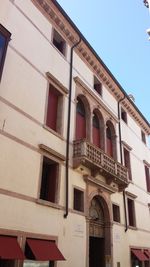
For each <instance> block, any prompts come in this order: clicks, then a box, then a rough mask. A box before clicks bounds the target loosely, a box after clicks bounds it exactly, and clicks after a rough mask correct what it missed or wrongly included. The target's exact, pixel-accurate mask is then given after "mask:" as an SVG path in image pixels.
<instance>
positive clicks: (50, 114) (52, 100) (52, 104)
mask: <svg viewBox="0 0 150 267" xmlns="http://www.w3.org/2000/svg"><path fill="white" fill-rule="evenodd" d="M58 97H59V93H58V91H57V90H56V89H55V88H54V87H53V86H52V85H50V88H49V96H48V107H47V120H46V125H47V126H48V127H50V128H51V129H53V130H54V131H56V130H57V109H58Z"/></svg>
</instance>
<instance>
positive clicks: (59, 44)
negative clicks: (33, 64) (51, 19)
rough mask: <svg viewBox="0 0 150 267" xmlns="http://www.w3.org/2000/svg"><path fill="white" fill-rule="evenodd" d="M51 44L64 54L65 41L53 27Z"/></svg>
mask: <svg viewBox="0 0 150 267" xmlns="http://www.w3.org/2000/svg"><path fill="white" fill-rule="evenodd" d="M53 45H54V46H55V47H56V48H57V49H58V50H59V51H60V52H61V53H62V54H63V55H64V56H65V53H66V41H65V40H64V39H63V38H62V36H61V35H60V34H59V33H58V32H57V31H56V30H55V29H54V31H53Z"/></svg>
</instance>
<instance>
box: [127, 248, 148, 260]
mask: <svg viewBox="0 0 150 267" xmlns="http://www.w3.org/2000/svg"><path fill="white" fill-rule="evenodd" d="M131 252H132V253H133V254H134V255H135V256H136V257H137V258H138V260H140V261H148V260H149V258H147V257H146V255H145V254H144V252H142V250H141V249H131Z"/></svg>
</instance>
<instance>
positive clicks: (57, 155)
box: [39, 144, 66, 161]
mask: <svg viewBox="0 0 150 267" xmlns="http://www.w3.org/2000/svg"><path fill="white" fill-rule="evenodd" d="M39 148H40V149H41V150H42V151H44V152H46V153H48V154H49V155H51V156H53V157H55V158H57V159H58V160H60V161H65V159H66V158H65V156H64V155H62V154H60V153H59V152H57V151H55V150H53V149H52V148H50V147H48V146H46V145H44V144H39Z"/></svg>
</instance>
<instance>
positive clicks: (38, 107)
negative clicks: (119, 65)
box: [0, 0, 150, 267]
mask: <svg viewBox="0 0 150 267" xmlns="http://www.w3.org/2000/svg"><path fill="white" fill-rule="evenodd" d="M2 2H3V3H2ZM2 2H1V3H0V23H1V24H0V77H1V81H0V149H1V156H0V214H1V217H0V266H3V267H6V266H7V267H14V266H17V267H21V266H25V267H33V266H35V267H36V266H38V267H39V266H44V267H47V266H51V267H52V266H53V267H54V266H55V267H56V266H58V267H59V266H62V267H63V266H64V267H76V266H78V267H99V266H101V267H104V266H107V267H110V266H114V267H116V266H117V267H119V266H121V267H129V266H132V267H135V266H136V267H137V266H140V267H141V266H142V267H143V266H145V267H147V266H150V265H149V262H150V174H149V169H150V150H149V148H148V146H147V138H148V135H149V134H150V124H149V123H148V121H147V120H146V119H145V118H144V116H143V115H142V114H141V113H140V111H139V110H138V109H137V107H136V106H135V104H134V102H133V101H132V99H131V98H130V97H129V96H128V95H127V94H126V93H125V91H124V90H123V89H122V87H121V85H120V84H119V83H118V82H117V80H116V79H115V78H114V77H113V75H112V74H111V72H110V71H109V70H108V68H107V67H106V66H105V64H104V63H103V62H102V60H101V59H100V58H99V57H98V55H97V54H96V52H95V51H94V50H93V49H92V48H91V46H90V45H89V43H88V42H87V41H86V39H85V38H84V37H83V35H82V34H81V33H80V31H79V30H78V29H77V28H76V26H75V25H74V24H73V22H72V21H71V20H70V18H69V17H68V16H67V15H66V13H65V12H64V11H63V10H62V8H61V7H60V6H59V5H58V3H57V2H56V1H54V0H25V1H24V0H5V1H2ZM68 110H69V113H68ZM68 159H69V160H68ZM64 259H65V260H64Z"/></svg>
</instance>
